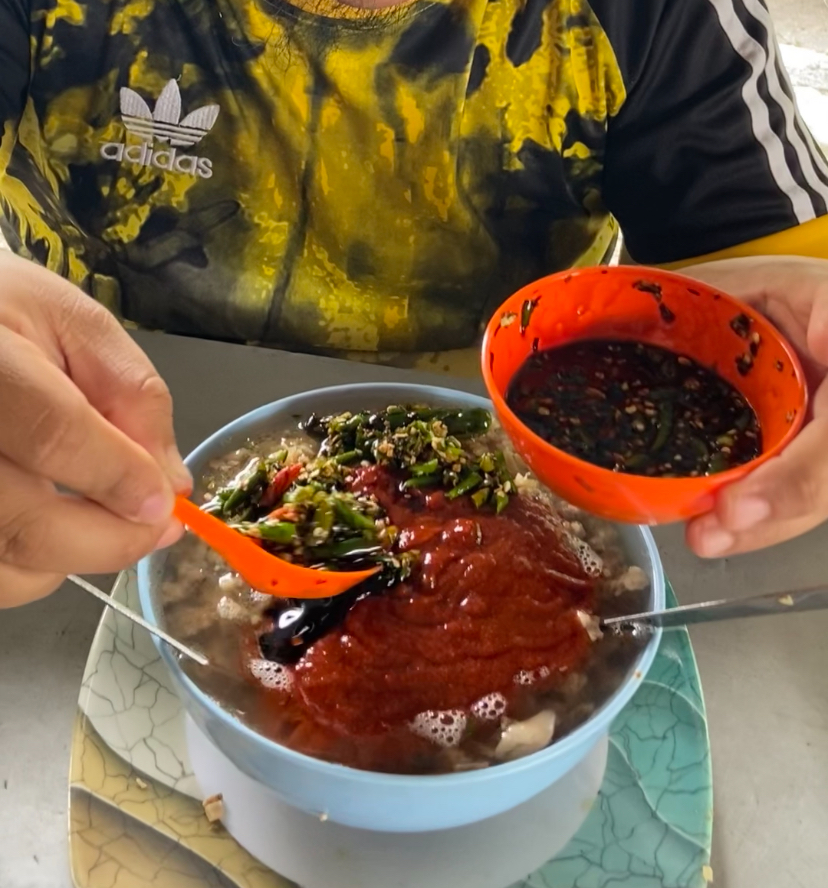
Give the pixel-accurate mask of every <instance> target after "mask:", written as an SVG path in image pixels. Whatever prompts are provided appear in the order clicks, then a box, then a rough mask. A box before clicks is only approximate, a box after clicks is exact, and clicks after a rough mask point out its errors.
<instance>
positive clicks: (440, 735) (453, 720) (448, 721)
mask: <svg viewBox="0 0 828 888" xmlns="http://www.w3.org/2000/svg"><path fill="white" fill-rule="evenodd" d="M466 721H467V719H466V713H465V712H462V711H461V710H459V709H449V710H446V711H444V712H434V711H429V712H421V713H420V714H419V715H418V716H416V718H415V719H414V721H412V722H411V725H410V727H411V731H412V733H414V734H416V735H417V736H418V737H422V738H423V739H424V740H430V741H431V742H432V743H436V744H437V745H438V746H443V747H449V746H459V744H460V741H461V740H462V739H463V731H465V730H466Z"/></svg>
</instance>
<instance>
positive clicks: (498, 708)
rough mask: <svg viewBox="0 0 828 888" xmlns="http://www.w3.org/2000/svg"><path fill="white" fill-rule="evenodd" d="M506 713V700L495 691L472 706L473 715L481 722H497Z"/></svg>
mask: <svg viewBox="0 0 828 888" xmlns="http://www.w3.org/2000/svg"><path fill="white" fill-rule="evenodd" d="M504 712H506V698H505V697H504V696H503V694H499V693H497V691H495V692H494V693H492V694H486V696H485V697H481V698H480V699H479V700H478V701H477V702H476V703H473V704H472V707H471V713H472V715H473V716H475V718H479V719H480V720H481V721H497V720H498V719H499V718H500V717H501V716H502V715H503V713H504Z"/></svg>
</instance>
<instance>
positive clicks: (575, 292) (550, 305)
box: [482, 266, 808, 524]
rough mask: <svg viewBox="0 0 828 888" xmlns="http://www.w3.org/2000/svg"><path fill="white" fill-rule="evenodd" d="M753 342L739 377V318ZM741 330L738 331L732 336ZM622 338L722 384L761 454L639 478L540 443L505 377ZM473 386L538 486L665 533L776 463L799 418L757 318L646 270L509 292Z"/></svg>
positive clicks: (793, 379)
mask: <svg viewBox="0 0 828 888" xmlns="http://www.w3.org/2000/svg"><path fill="white" fill-rule="evenodd" d="M742 314H743V315H746V316H747V317H748V318H749V319H750V326H749V333H750V334H753V333H758V334H759V336H760V342H759V347H758V351H757V353H756V355H755V356H754V357H752V361H753V363H752V366H751V367H750V368H749V370H748V371H747V373H745V374H744V375H742V373H740V372H739V369H738V366H739V365H740V364H741V365H742V367H743V369H744V363H743V359H744V356H745V355H746V354H749V341H748V339H747V338H745V335H744V331H742V335H740V333H739V332H737V330H735V329H734V327H733V326H731V323H732V322H733V320H734V319H735V318H736V317H738V316H739V315H742ZM736 326H737V327H738V326H739V325H738V324H737V325H736ZM593 338H606V339H610V338H615V339H628V340H629V339H632V340H636V341H638V342H645V343H648V344H651V345H660V346H662V347H664V348H669V349H671V350H672V351H674V352H678V353H680V354H684V355H687V356H688V357H690V358H694V359H695V360H696V361H698V362H699V363H701V364H704V365H705V366H707V367H710V368H711V369H712V370H714V371H715V372H716V373H718V374H719V375H720V376H722V377H724V378H725V379H726V380H728V381H729V382H730V383H732V384H733V385H735V386H736V388H737V389H738V390H739V391H740V392H741V393H742V394H743V395H744V396H745V398H747V400H748V403H749V404H750V405H751V406H752V407H753V409H754V410H755V411H756V413H757V415H758V417H759V423H760V426H761V429H762V443H763V450H762V454H761V455H760V456H759V457H757V458H756V459H754V460H752V461H751V462H749V463H745V464H744V465H741V466H737V467H736V468H734V469H729V470H728V471H726V472H721V473H719V474H716V475H707V476H704V477H701V478H647V477H644V476H641V475H628V474H623V473H619V472H612V471H609V470H608V469H603V468H599V467H598V466H595V465H592V464H591V463H588V462H584V461H583V460H580V459H578V458H576V457H574V456H570V455H569V454H568V453H564V451H562V450H559V449H558V448H557V447H553V446H552V445H551V444H548V443H547V442H546V441H544V440H543V439H542V438H540V437H538V436H537V435H535V434H534V433H533V432H531V431H530V430H529V429H528V428H527V427H526V426H525V425H524V424H523V423H522V422H521V421H520V420H519V419H518V418H517V416H515V414H514V413H513V412H512V411H511V410H510V409H509V407H508V406H507V404H506V392H507V389H508V387H509V383H510V382H511V380H512V377H513V376H514V375H515V373H517V371H518V370H519V369H520V367H521V366H522V364H523V362H524V361H525V360H526V358H528V357H529V356H530V355H531V354H532V353H533V352H535V351H539V350H543V349H547V348H552V347H553V346H556V345H562V344H563V343H566V342H570V341H572V340H576V339H593ZM482 367H483V378H484V380H485V383H486V388H487V389H488V391H489V396H490V398H491V399H492V402H493V404H494V408H495V413H496V414H497V417H498V419H499V420H500V423H501V425H502V426H503V429H504V431H505V432H506V434H507V435H508V436H509V438H510V439H511V441H512V443H513V444H514V446H515V448H516V450H517V452H518V453H519V454H520V455H521V456H522V457H523V459H524V460H525V461H526V463H527V464H528V466H529V467H530V468H531V469H532V471H533V472H534V474H535V475H536V476H537V477H538V479H539V480H540V481H541V482H543V483H544V484H545V485H546V486H547V487H549V488H550V489H551V490H552V491H554V492H555V493H557V494H558V495H559V496H561V497H563V498H564V499H566V500H568V501H569V502H570V503H572V504H573V505H576V506H579V507H580V508H582V509H585V510H586V511H589V512H592V513H593V514H595V515H599V516H601V517H603V518H608V519H610V520H613V521H624V522H629V523H635V524H666V523H669V522H671V521H680V520H687V519H688V518H693V517H694V516H696V515H700V514H702V513H703V512H706V511H708V510H709V509H710V507H711V505H712V503H713V500H714V494H715V493H716V491H717V490H719V489H720V488H721V487H723V486H724V485H726V484H730V483H732V482H733V481H736V480H737V479H739V478H742V477H744V476H745V475H747V474H748V472H750V471H752V470H753V469H755V468H756V467H757V466H758V465H761V464H762V463H763V462H766V461H767V460H768V459H770V458H771V457H772V456H774V455H776V454H778V453H779V452H780V451H781V450H782V449H783V448H784V447H785V446H787V444H789V443H790V441H791V440H792V439H793V438H794V437H795V435H796V434H797V432H798V431H799V429H800V428H801V426H802V423H803V421H804V419H805V413H806V409H807V405H808V390H807V386H806V383H805V375H804V373H803V370H802V365H801V364H800V362H799V358H798V357H797V355H796V353H795V351H794V350H793V348H792V347H791V346H790V345H789V344H788V342H786V340H785V339H784V338H783V337H782V335H781V334H780V333H779V331H778V330H777V329H776V328H775V327H774V326H773V325H772V324H771V323H770V322H769V321H768V320H767V319H766V318H765V317H763V316H762V315H761V314H759V313H758V312H756V311H755V310H754V309H752V308H750V307H749V306H747V305H744V304H743V303H741V302H739V301H738V300H736V299H734V298H733V297H731V296H727V295H725V294H724V293H721V292H719V291H717V290H714V289H712V288H711V287H708V286H706V285H705V284H701V283H699V282H697V281H694V280H692V279H691V278H687V277H683V276H682V275H678V274H673V273H671V272H666V271H660V270H658V269H653V268H642V267H634V266H618V267H613V268H601V267H599V268H584V269H579V270H576V271H569V272H563V273H561V274H556V275H552V276H551V277H547V278H543V279H542V280H540V281H537V282H536V283H534V284H529V285H528V286H526V287H524V288H523V289H522V290H519V291H518V292H517V293H515V294H514V295H513V296H511V297H510V298H509V299H507V300H506V302H505V303H504V304H503V305H502V306H501V307H500V308H499V309H498V310H497V311H496V312H495V314H494V316H493V317H492V319H491V321H490V322H489V324H488V327H487V328H486V335H485V337H484V340H483V353H482Z"/></svg>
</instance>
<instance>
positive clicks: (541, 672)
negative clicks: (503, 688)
mask: <svg viewBox="0 0 828 888" xmlns="http://www.w3.org/2000/svg"><path fill="white" fill-rule="evenodd" d="M549 675H550V672H549V669H548V668H547V667H546V666H541V667H540V668H539V669H531V670H527V669H521V670H520V672H518V674H517V675H516V676H515V678H514V682H515V684H516V685H533V684H535V682H537V681H541V680H543V679H544V678H549Z"/></svg>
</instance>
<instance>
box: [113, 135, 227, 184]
mask: <svg viewBox="0 0 828 888" xmlns="http://www.w3.org/2000/svg"><path fill="white" fill-rule="evenodd" d="M101 157H103V158H104V159H105V160H117V161H123V160H125V161H128V162H129V163H132V164H135V165H136V166H142V167H155V168H156V169H159V170H169V171H171V172H176V173H187V174H188V175H190V176H198V177H199V178H201V179H209V178H210V176H212V175H213V162H212V161H211V160H210V159H209V158H208V157H195V156H194V155H192V154H178V150H177V149H176V148H167V147H166V146H165V147H163V148H161V149H160V150H156V149H155V148H154V147H153V146H152V145H150V144H149V143H148V142H142V143H141V144H140V145H126V144H124V143H123V142H104V144H103V145H101Z"/></svg>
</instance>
